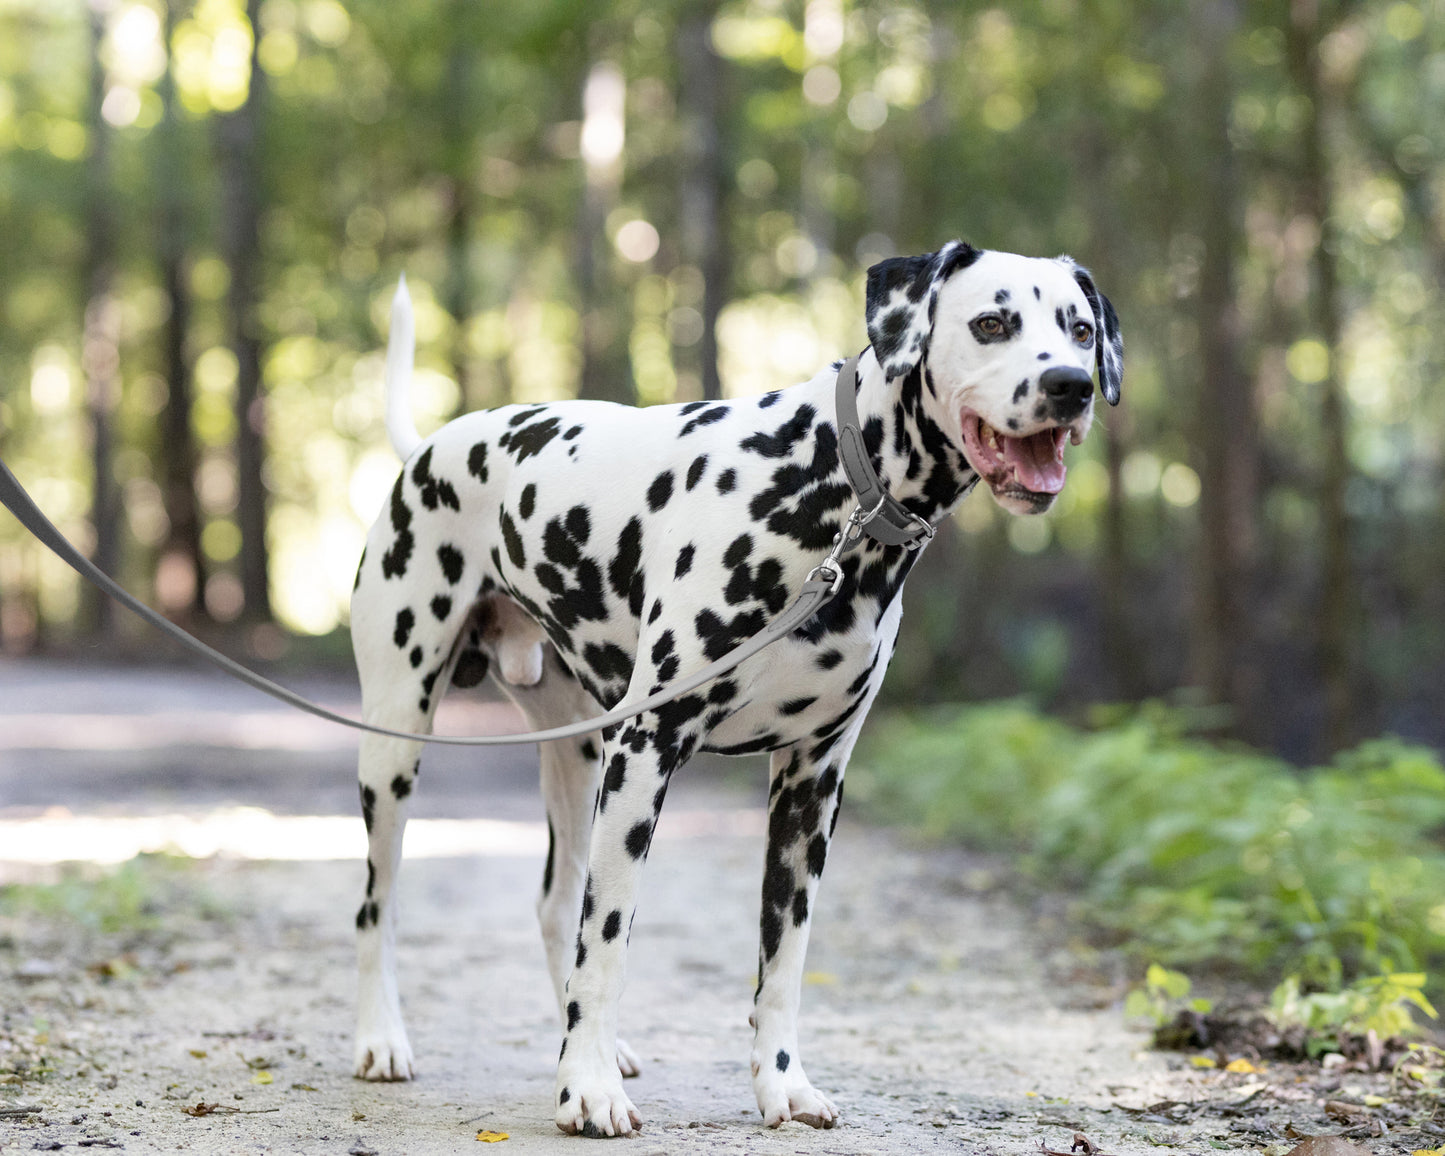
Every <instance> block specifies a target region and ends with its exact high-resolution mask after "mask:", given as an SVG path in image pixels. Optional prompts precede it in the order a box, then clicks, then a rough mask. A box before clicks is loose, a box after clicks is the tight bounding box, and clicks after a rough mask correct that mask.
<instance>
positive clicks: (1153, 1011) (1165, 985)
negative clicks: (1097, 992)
mask: <svg viewBox="0 0 1445 1156" xmlns="http://www.w3.org/2000/svg"><path fill="white" fill-rule="evenodd" d="M1193 986H1194V985H1193V984H1192V983H1191V982H1190V979H1189V977H1188V976H1187V975H1185V974H1184V973H1183V972H1182V971H1170V970H1169V969H1168V968H1167V967H1161V966H1160V965H1159V964H1157V963H1151V964H1150V965H1149V968H1148V970H1147V971H1146V972H1145V973H1144V983H1143V985H1142V986H1141V987H1136V988H1135V989H1134V990H1133V991H1131V992H1130V993H1129V996H1128V998H1127V999H1126V1000H1125V1001H1124V1014H1125V1015H1126V1016H1128V1017H1129V1018H1130V1019H1146V1020H1149V1021H1150V1022H1151V1023H1153V1024H1154V1026H1155V1027H1158V1026H1160V1025H1161V1024H1165V1023H1168V1022H1169V1021H1170V1020H1172V1019H1173V1018H1174V1017H1175V1016H1176V1015H1177V1014H1178V1013H1179V1012H1180V1011H1185V1010H1187V1011H1192V1012H1198V1013H1199V1014H1200V1015H1208V1014H1209V1012H1210V1011H1212V1010H1213V1008H1214V1004H1213V1003H1212V1002H1211V1001H1209V1000H1207V999H1190V998H1189V992H1190V991H1191V990H1192V988H1193Z"/></svg>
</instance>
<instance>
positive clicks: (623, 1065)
mask: <svg viewBox="0 0 1445 1156" xmlns="http://www.w3.org/2000/svg"><path fill="white" fill-rule="evenodd" d="M617 1070H618V1071H619V1072H621V1073H622V1078H623V1079H624V1080H630V1079H632V1077H633V1076H640V1075H641V1074H642V1061H641V1060H639V1059H638V1058H637V1053H636V1052H634V1051H633V1050H632V1049H631V1048H629V1047H628V1046H627V1044H626V1043H625V1042H624V1041H622V1040H618V1041H617Z"/></svg>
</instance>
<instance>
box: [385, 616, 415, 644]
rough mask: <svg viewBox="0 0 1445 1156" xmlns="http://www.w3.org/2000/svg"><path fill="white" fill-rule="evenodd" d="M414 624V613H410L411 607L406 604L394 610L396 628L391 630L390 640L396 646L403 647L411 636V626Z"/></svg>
mask: <svg viewBox="0 0 1445 1156" xmlns="http://www.w3.org/2000/svg"><path fill="white" fill-rule="evenodd" d="M415 625H416V615H415V614H413V613H412V610H411V607H409V606H407V607H404V608H403V609H401V610H398V611H397V612H396V629H395V630H394V631H392V635H391V638H392V641H393V642H395V643H396V645H397V647H398V648H404V647H405V646H406V644H407V641H408V640H409V639H410V638H411V628H412V627H413V626H415Z"/></svg>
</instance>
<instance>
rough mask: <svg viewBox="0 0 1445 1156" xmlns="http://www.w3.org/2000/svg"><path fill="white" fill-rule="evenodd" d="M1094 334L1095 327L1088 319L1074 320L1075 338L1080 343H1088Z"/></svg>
mask: <svg viewBox="0 0 1445 1156" xmlns="http://www.w3.org/2000/svg"><path fill="white" fill-rule="evenodd" d="M1093 336H1094V327H1093V326H1092V325H1090V324H1089V323H1088V322H1087V321H1076V322H1074V340H1075V341H1077V342H1078V343H1079V344H1080V345H1088V344H1089V341H1090V339H1091V338H1093Z"/></svg>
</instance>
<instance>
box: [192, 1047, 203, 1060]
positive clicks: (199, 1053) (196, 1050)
mask: <svg viewBox="0 0 1445 1156" xmlns="http://www.w3.org/2000/svg"><path fill="white" fill-rule="evenodd" d="M191 1055H193V1056H195V1057H196V1059H198V1060H204V1059H205V1058H206V1049H205V1048H192V1049H191Z"/></svg>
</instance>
